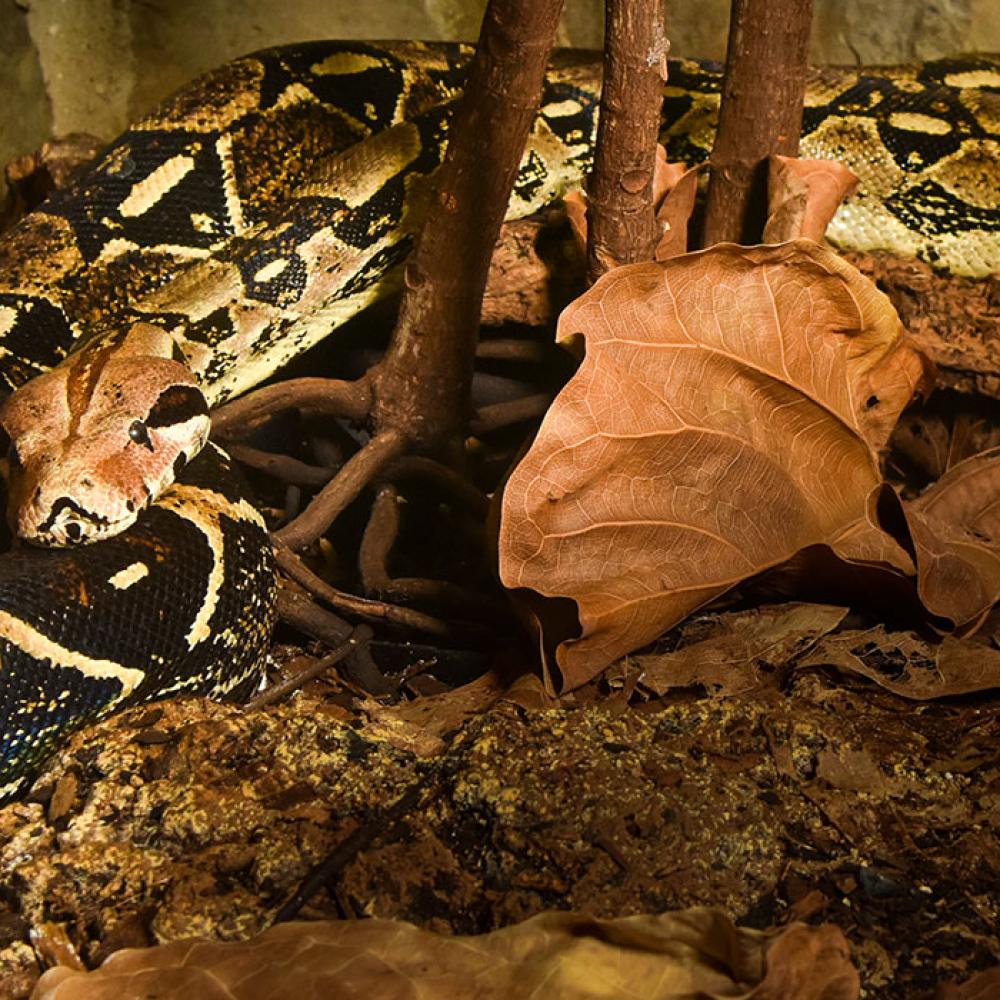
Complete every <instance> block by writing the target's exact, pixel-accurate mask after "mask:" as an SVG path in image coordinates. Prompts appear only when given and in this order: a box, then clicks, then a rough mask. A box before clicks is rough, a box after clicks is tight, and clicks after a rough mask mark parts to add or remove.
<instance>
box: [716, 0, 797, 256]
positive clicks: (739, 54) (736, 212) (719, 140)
mask: <svg viewBox="0 0 1000 1000" xmlns="http://www.w3.org/2000/svg"><path fill="white" fill-rule="evenodd" d="M811 22H812V0H733V2H732V11H731V14H730V22H729V43H728V48H727V50H726V72H725V76H724V78H723V81H722V106H721V108H720V110H719V130H718V132H717V134H716V137H715V145H714V146H713V148H712V155H711V158H710V163H711V174H710V177H709V184H708V203H707V206H706V209H705V240H704V242H705V246H711V245H712V244H713V243H720V242H736V243H756V242H758V241H759V239H760V234H761V230H762V227H763V224H764V217H765V212H766V197H765V184H766V180H767V158H768V156H770V155H771V154H772V153H781V154H782V155H784V156H795V155H796V154H797V153H798V151H799V133H800V132H801V131H802V101H803V97H804V95H805V86H806V57H807V54H808V50H809V27H810V24H811Z"/></svg>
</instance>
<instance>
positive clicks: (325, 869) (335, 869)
mask: <svg viewBox="0 0 1000 1000" xmlns="http://www.w3.org/2000/svg"><path fill="white" fill-rule="evenodd" d="M424 788H425V783H424V781H416V782H414V783H413V784H412V785H410V787H409V788H407V789H406V791H405V792H403V794H402V795H400V796H399V798H398V799H396V801H395V802H393V803H392V805H390V806H389V807H388V808H386V809H384V810H381V811H380V812H376V813H375V814H374V815H371V816H369V817H367V819H366V820H365V821H364V822H363V823H362V825H360V826H358V827H357V828H356V829H355V830H353V831H352V832H351V833H349V834H348V835H347V836H346V837H345V838H344V839H343V840H342V841H341V842H340V843H339V844H338V845H337V847H336V849H335V850H334V851H333V852H332V853H331V854H330V855H329V856H328V857H327V858H326V859H325V860H324V861H323V862H322V863H321V864H319V865H317V866H316V867H315V868H314V869H313V870H312V871H311V872H310V873H309V875H308V876H307V878H306V879H305V881H304V882H302V884H301V885H300V886H299V887H298V888H297V889H296V890H295V892H294V894H293V895H292V897H291V898H290V899H289V900H288V902H286V903H285V905H284V906H282V907H281V909H280V910H278V912H277V913H276V914H275V915H274V922H275V923H276V924H281V923H284V922H285V921H286V920H294V919H295V918H296V917H297V916H298V915H299V911H300V910H301V909H302V907H303V906H305V904H306V903H308V902H309V900H310V899H312V897H313V896H315V895H316V893H317V892H319V890H320V889H322V888H323V886H325V885H326V884H327V883H328V882H330V881H331V880H332V879H333V877H334V876H335V875H337V874H339V873H340V872H341V871H342V870H343V869H344V868H346V867H347V866H348V865H349V864H350V863H351V862H352V861H353V860H354V859H355V858H356V857H357V856H358V855H359V854H360V853H361V852H362V851H363V850H364V849H365V848H366V847H369V846H370V845H371V844H372V843H373V842H374V841H375V839H376V838H377V837H384V836H386V835H388V834H391V833H393V832H394V831H395V829H396V827H398V826H399V824H400V823H401V822H402V821H403V819H404V818H405V817H406V815H407V813H409V812H410V811H411V810H412V809H413V808H414V807H415V806H416V804H417V803H418V802H419V801H420V796H421V795H422V794H423V792H424Z"/></svg>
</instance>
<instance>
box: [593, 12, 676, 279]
mask: <svg viewBox="0 0 1000 1000" xmlns="http://www.w3.org/2000/svg"><path fill="white" fill-rule="evenodd" d="M667 48H668V46H667V40H666V36H665V34H664V30H663V6H662V2H661V0H606V7H605V43H604V84H603V87H602V89H601V115H600V119H599V122H598V127H597V147H596V150H595V153H594V172H593V174H592V175H591V179H590V183H589V185H588V189H587V230H588V236H587V278H588V280H589V281H591V282H594V281H596V280H597V279H598V278H599V277H600V276H601V275H602V274H603V273H604V272H605V271H607V270H608V269H609V268H612V267H615V266H617V265H618V264H630V263H634V262H635V261H640V260H651V259H652V257H653V250H654V249H655V247H656V244H657V242H658V239H659V235H660V233H659V231H658V226H657V223H656V216H655V211H654V208H653V172H654V168H655V166H656V140H657V136H658V135H659V130H660V110H661V107H662V104H663V81H664V80H665V79H666V70H667V61H666V57H667Z"/></svg>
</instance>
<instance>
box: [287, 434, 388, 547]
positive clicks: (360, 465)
mask: <svg viewBox="0 0 1000 1000" xmlns="http://www.w3.org/2000/svg"><path fill="white" fill-rule="evenodd" d="M407 444H408V440H407V437H406V435H405V434H404V433H403V432H402V431H398V430H386V431H382V432H381V433H380V434H376V435H375V437H373V438H372V439H371V440H370V441H369V442H368V443H367V444H366V445H365V446H364V447H363V448H362V449H361V450H360V451H358V452H356V453H355V454H354V455H352V456H351V457H350V458H349V459H348V460H347V461H346V462H345V463H344V464H343V465H342V466H341V468H340V471H339V472H338V473H337V475H336V476H334V478H333V479H331V480H330V482H329V483H327V484H326V486H324V487H323V489H322V490H320V492H319V493H317V494H316V496H315V497H313V499H312V501H311V502H310V503H309V506H308V507H306V509H305V510H304V511H303V512H302V513H301V514H300V515H299V516H298V517H297V518H295V520H294V521H292V522H290V523H289V524H286V525H285V526H284V527H283V528H279V529H278V531H276V532H274V537H275V538H277V539H278V540H279V541H281V542H282V543H283V544H284V545H287V546H288V547H289V548H290V549H296V550H297V549H304V548H305V547H306V546H307V545H309V544H310V543H311V542H314V541H316V539H317V538H319V537H320V535H322V534H323V533H324V532H325V531H326V530H327V528H329V527H330V525H331V524H332V523H333V522H334V521H335V520H336V519H337V516H338V515H339V514H340V513H341V512H342V511H343V510H344V508H345V507H347V506H348V504H350V503H351V502H352V501H353V500H355V499H357V497H358V496H359V495H360V494H361V491H362V490H363V489H364V488H365V487H366V486H368V485H369V484H370V483H371V482H372V480H374V479H375V478H376V477H377V476H378V475H379V473H381V472H382V470H383V469H384V468H385V467H386V466H387V465H389V464H390V463H391V462H392V461H393V460H394V459H397V458H399V456H400V455H402V453H403V452H404V451H405V449H406V447H407Z"/></svg>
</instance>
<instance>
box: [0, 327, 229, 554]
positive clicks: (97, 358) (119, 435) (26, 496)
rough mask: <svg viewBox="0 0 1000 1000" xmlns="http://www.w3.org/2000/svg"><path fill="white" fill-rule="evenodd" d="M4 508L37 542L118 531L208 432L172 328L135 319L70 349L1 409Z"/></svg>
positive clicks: (201, 400) (203, 404) (18, 529)
mask: <svg viewBox="0 0 1000 1000" xmlns="http://www.w3.org/2000/svg"><path fill="white" fill-rule="evenodd" d="M0 426H2V427H3V429H4V430H5V431H6V433H7V435H8V436H9V438H10V448H9V451H8V462H9V479H10V483H9V491H8V493H9V499H8V511H7V516H8V520H9V522H10V525H11V528H12V529H13V531H14V532H15V533H16V534H17V535H18V536H19V537H21V538H24V539H26V540H27V541H29V542H32V543H34V544H36V545H45V546H66V545H77V544H84V543H88V542H93V541H97V540H98V539H101V538H108V537H111V536H112V535H116V534H118V533H119V532H121V531H124V530H125V529H126V528H127V527H129V525H131V524H132V523H133V522H134V521H135V519H136V518H137V517H138V515H139V512H140V511H141V510H142V509H143V508H144V507H147V506H148V505H149V504H150V503H151V502H152V501H153V500H155V499H156V498H157V497H158V496H159V495H160V494H161V493H162V492H163V491H164V490H166V489H167V487H169V486H170V485H171V484H172V483H173V482H174V479H175V478H176V476H177V474H178V473H179V471H180V470H181V469H182V468H183V467H184V465H185V464H186V463H187V462H188V461H189V460H190V459H191V458H193V457H194V456H195V455H196V454H197V453H198V452H199V451H200V450H201V448H202V446H203V445H204V444H205V442H206V441H207V440H208V433H209V429H210V422H209V416H208V403H207V401H206V399H205V396H204V394H203V393H202V391H201V389H200V388H199V387H198V384H197V381H196V379H195V377H194V375H193V374H192V373H191V371H190V369H189V368H188V367H187V366H186V365H184V364H183V363H181V362H180V361H178V360H175V358H174V348H173V340H172V338H171V337H170V336H169V334H167V333H165V332H164V331H162V330H159V329H157V328H156V327H152V326H149V325H147V324H136V325H135V326H134V327H133V328H132V329H131V330H130V332H129V333H128V335H127V336H126V337H125V338H124V339H123V340H121V341H119V342H117V343H110V344H109V343H99V344H96V345H94V346H92V347H87V348H85V349H83V350H81V351H79V352H76V353H73V354H71V355H69V356H68V357H67V358H66V359H65V360H64V361H63V362H62V363H61V364H59V365H58V366H57V367H55V368H53V369H52V370H51V371H50V372H46V373H45V374H44V375H40V376H38V377H37V378H35V379H33V380H32V381H31V382H28V383H27V384H26V385H24V386H22V387H21V388H19V389H18V390H17V391H16V392H14V393H13V395H11V396H10V397H9V398H8V399H7V400H6V402H5V403H4V404H3V407H2V409H0Z"/></svg>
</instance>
